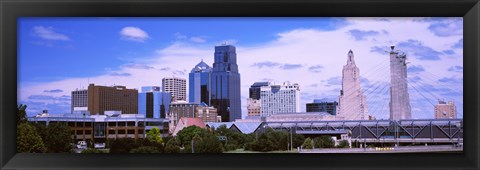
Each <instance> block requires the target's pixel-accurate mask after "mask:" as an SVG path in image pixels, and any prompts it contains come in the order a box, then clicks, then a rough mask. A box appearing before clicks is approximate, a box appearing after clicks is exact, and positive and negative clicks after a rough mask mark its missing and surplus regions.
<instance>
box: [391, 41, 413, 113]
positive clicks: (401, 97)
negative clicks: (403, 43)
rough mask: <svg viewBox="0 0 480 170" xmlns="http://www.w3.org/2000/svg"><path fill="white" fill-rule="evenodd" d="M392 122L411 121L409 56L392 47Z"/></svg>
mask: <svg viewBox="0 0 480 170" xmlns="http://www.w3.org/2000/svg"><path fill="white" fill-rule="evenodd" d="M390 48H391V49H392V51H391V52H390V78H391V79H390V120H393V121H398V120H402V119H411V118H412V111H411V107H410V97H409V94H408V86H407V63H406V60H407V55H406V54H405V53H400V54H399V52H398V50H394V48H395V46H391V47H390Z"/></svg>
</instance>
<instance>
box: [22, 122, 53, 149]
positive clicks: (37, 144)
mask: <svg viewBox="0 0 480 170" xmlns="http://www.w3.org/2000/svg"><path fill="white" fill-rule="evenodd" d="M46 151H47V148H46V147H45V145H44V143H43V141H42V138H41V137H40V135H38V134H37V131H36V130H35V128H34V127H32V126H31V125H29V124H28V123H22V124H20V125H18V126H17V152H20V153H25V152H26V153H43V152H46Z"/></svg>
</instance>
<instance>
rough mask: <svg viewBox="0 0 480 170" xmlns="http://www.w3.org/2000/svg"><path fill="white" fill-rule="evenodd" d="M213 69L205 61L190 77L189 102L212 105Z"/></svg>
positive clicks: (198, 65)
mask: <svg viewBox="0 0 480 170" xmlns="http://www.w3.org/2000/svg"><path fill="white" fill-rule="evenodd" d="M211 75H212V68H211V67H210V66H208V64H207V63H205V62H203V60H202V61H201V62H200V63H198V64H197V65H195V67H194V68H193V69H192V71H191V72H190V74H189V75H188V92H189V93H188V101H189V102H190V103H197V104H200V103H205V104H207V105H210V93H211V90H210V83H211V81H210V77H211Z"/></svg>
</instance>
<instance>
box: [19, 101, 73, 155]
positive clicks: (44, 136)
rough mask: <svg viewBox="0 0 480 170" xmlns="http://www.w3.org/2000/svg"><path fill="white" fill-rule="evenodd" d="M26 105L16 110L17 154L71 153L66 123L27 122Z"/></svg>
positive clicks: (70, 132)
mask: <svg viewBox="0 0 480 170" xmlns="http://www.w3.org/2000/svg"><path fill="white" fill-rule="evenodd" d="M26 108H27V106H26V105H22V104H20V105H19V106H18V108H17V152H20V153H45V152H52V153H61V152H72V149H73V145H71V141H72V139H71V135H72V131H71V130H70V128H69V127H68V125H67V124H66V123H51V124H49V125H48V126H46V125H45V124H39V123H33V122H28V120H27V117H26V115H27V114H26V111H25V110H26Z"/></svg>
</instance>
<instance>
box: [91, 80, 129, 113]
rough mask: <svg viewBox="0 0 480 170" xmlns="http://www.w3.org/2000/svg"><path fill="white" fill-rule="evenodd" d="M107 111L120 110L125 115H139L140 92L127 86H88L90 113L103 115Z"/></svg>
mask: <svg viewBox="0 0 480 170" xmlns="http://www.w3.org/2000/svg"><path fill="white" fill-rule="evenodd" d="M106 110H118V111H122V113H123V114H137V113H138V90H137V89H127V88H126V87H125V86H113V87H108V86H95V84H90V85H89V86H88V111H89V112H90V114H92V115H95V114H97V113H98V114H100V115H103V114H104V112H105V111H106Z"/></svg>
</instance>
